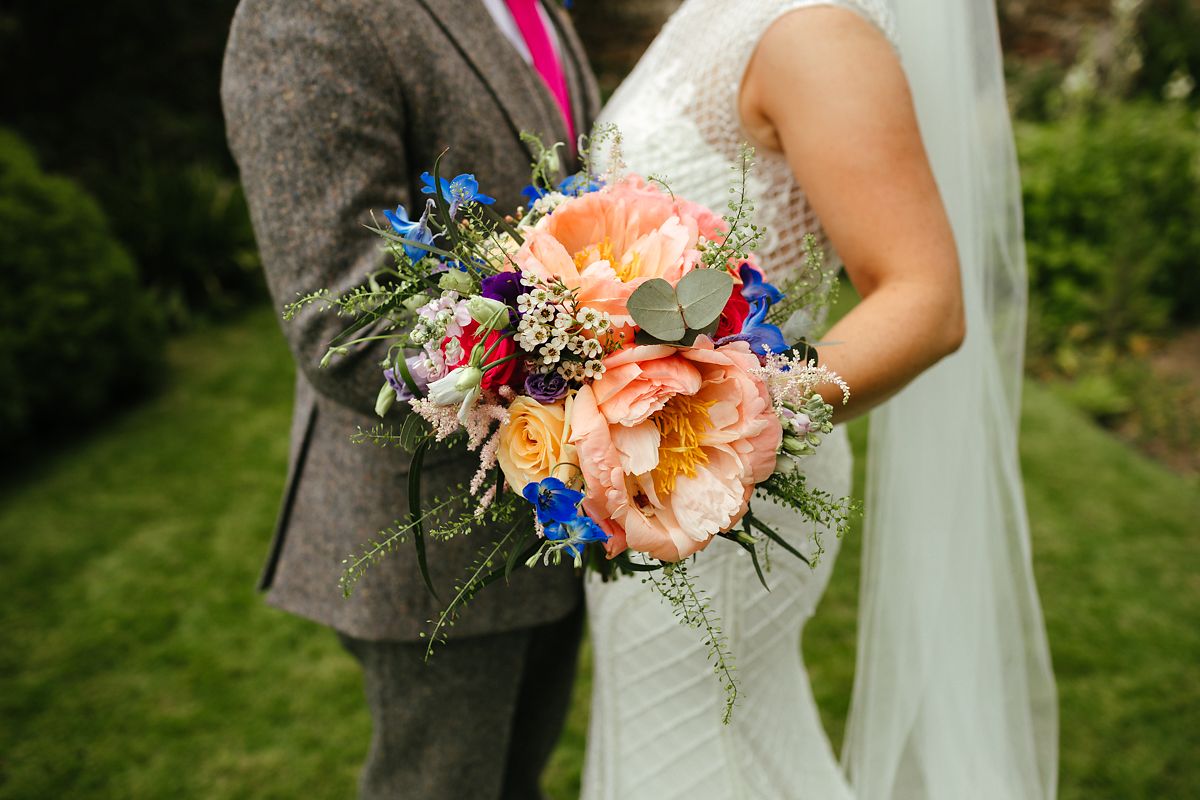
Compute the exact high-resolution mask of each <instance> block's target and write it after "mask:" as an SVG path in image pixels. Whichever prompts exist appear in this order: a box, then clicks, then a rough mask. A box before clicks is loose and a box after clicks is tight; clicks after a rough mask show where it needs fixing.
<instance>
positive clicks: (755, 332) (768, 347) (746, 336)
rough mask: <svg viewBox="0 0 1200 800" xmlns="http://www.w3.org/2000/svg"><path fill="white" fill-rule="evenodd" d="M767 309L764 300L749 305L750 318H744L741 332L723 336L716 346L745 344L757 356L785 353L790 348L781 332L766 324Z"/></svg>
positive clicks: (766, 303) (767, 305) (767, 304)
mask: <svg viewBox="0 0 1200 800" xmlns="http://www.w3.org/2000/svg"><path fill="white" fill-rule="evenodd" d="M769 308H770V304H769V303H768V302H767V301H766V300H765V299H762V300H758V301H756V302H754V303H752V304H751V305H750V316H748V317H746V321H745V322H744V323H742V332H741V333H735V334H734V335H732V336H725V337H723V338H721V339H720V340H719V341H718V342H717V344H718V345H722V344H727V343H729V342H747V343H749V345H750V349H751V350H752V351H754V354H755V355H758V356H761V355H763V354H764V353H767V352H770V353H786V352H787V351H788V350H790V349H791V348H790V347H789V346H788V343H787V341H786V340H785V339H784V338H783V331H781V330H779V328H778V327H776V326H775V325H772V324H771V323H769V322H767V309H769Z"/></svg>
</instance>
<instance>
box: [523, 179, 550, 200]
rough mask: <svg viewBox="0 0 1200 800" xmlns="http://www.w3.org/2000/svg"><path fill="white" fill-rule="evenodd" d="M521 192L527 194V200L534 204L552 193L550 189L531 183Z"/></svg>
mask: <svg viewBox="0 0 1200 800" xmlns="http://www.w3.org/2000/svg"><path fill="white" fill-rule="evenodd" d="M521 194H523V195H524V196H525V200H526V201H527V202H528V203H529V205H533V204H534V203H536V202H537V201H538V200H541V199H542V198H543V197H545V196H546V195H548V194H550V190H549V189H543V188H542V187H540V186H536V185H534V184H532V183H531V184H529V185H528V186H526V187H525V188H524V189H522V190H521Z"/></svg>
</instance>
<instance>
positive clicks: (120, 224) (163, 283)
mask: <svg viewBox="0 0 1200 800" xmlns="http://www.w3.org/2000/svg"><path fill="white" fill-rule="evenodd" d="M111 186H112V190H106V191H102V192H100V193H99V197H100V200H101V202H102V203H103V204H104V207H105V208H106V209H108V210H109V217H110V219H111V220H112V225H113V229H114V230H115V231H116V233H117V235H118V236H119V237H120V239H121V241H122V242H123V243H124V244H125V245H126V246H127V247H128V248H129V249H130V251H131V252H132V253H133V254H134V256H135V258H136V260H137V262H138V265H139V267H140V271H141V276H142V283H143V285H144V286H146V287H147V288H148V289H149V290H150V291H151V293H152V295H153V296H154V297H155V298H156V299H157V300H158V302H159V305H160V306H161V307H162V308H163V310H164V311H165V313H166V316H167V322H168V323H169V324H170V325H171V326H172V327H174V328H182V327H186V325H187V323H189V322H190V321H191V320H192V319H193V318H195V317H197V316H200V317H204V316H212V315H214V314H216V315H219V314H222V313H225V312H228V311H231V310H234V309H237V308H240V307H243V306H245V304H246V302H247V301H251V300H258V299H261V298H263V297H265V296H266V285H265V283H264V281H263V276H262V270H261V268H260V265H259V258H258V248H257V245H256V244H255V240H254V229H253V227H252V226H251V224H250V214H249V211H248V209H247V208H246V200H245V197H244V195H243V194H242V188H241V186H240V185H239V184H238V182H237V180H236V179H234V178H230V177H226V176H224V175H222V174H220V173H219V172H217V170H216V169H215V168H213V167H210V166H207V165H204V164H167V163H157V162H152V161H146V162H142V163H140V164H138V166H137V167H136V168H134V169H132V170H131V171H130V174H128V175H127V176H125V177H123V178H121V179H119V180H114V181H112V184H111ZM114 194H115V196H114Z"/></svg>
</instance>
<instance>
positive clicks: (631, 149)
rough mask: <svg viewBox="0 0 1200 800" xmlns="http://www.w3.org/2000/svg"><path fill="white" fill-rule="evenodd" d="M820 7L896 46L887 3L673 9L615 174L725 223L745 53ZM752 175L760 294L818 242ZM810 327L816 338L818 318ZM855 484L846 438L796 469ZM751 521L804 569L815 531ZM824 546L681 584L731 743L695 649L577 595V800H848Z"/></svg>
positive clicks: (690, 2)
mask: <svg viewBox="0 0 1200 800" xmlns="http://www.w3.org/2000/svg"><path fill="white" fill-rule="evenodd" d="M829 5H834V6H841V7H845V8H849V9H851V10H853V11H856V12H857V13H859V14H861V15H862V16H864V17H865V18H866V19H867V20H868V21H870V22H871V23H873V24H874V25H875V26H876V27H877V28H878V29H879V30H880V31H881V32H882V33H883V34H884V35H885V36H887V38H888V39H889V41H892V42H893V43H894V42H895V38H894V34H893V26H892V21H891V19H890V17H889V15H888V12H887V9H886V7H885V6H884V5H883V3H882V0H856V2H835V3H831V2H819V1H814V0H753V2H746V1H745V0H687V2H684V3H683V5H682V6H681V7H680V8H679V10H678V11H676V12H675V14H674V15H673V16H672V17H671V19H670V20H669V21H668V23H667V24H666V25H665V26H664V28H663V30H662V32H661V33H660V34H659V36H658V38H657V39H655V41H654V43H653V44H652V45H651V47H650V49H649V50H648V51H647V53H646V55H645V56H644V57H643V59H642V61H641V62H639V64H638V66H637V67H636V69H635V70H634V71H633V73H632V74H631V75H630V76H629V78H627V79H626V81H625V83H623V84H622V86H621V87H620V88H619V89H618V91H617V92H616V93H615V94H614V96H613V98H612V100H611V102H610V103H609V105H608V107H607V108H606V109H605V111H604V112H603V114H602V116H601V121H602V122H610V123H614V124H616V125H617V126H618V128H619V130H620V133H621V136H622V154H623V157H624V160H625V162H626V165H627V166H628V168H629V169H630V170H632V171H634V172H638V173H641V174H647V173H653V174H654V175H656V176H659V177H661V178H663V179H664V180H665V181H666V183H667V184H668V185H669V186H670V187H671V189H672V191H674V192H675V193H677V194H679V195H681V196H684V197H687V198H688V199H691V200H695V201H697V202H701V203H704V204H705V205H708V206H710V207H711V208H714V209H716V210H723V209H724V207H725V205H726V204H727V203H728V201H729V190H730V187H731V186H733V185H734V184H735V182H736V180H737V176H738V165H739V163H740V158H739V153H740V151H741V147H742V143H743V141H744V139H745V136H744V133H743V132H742V128H741V124H740V121H739V116H738V110H737V97H738V90H739V87H740V84H741V79H742V76H743V74H744V72H745V69H746V66H747V64H748V63H749V60H750V56H751V54H752V53H753V51H754V48H755V46H756V45H757V43H758V41H759V40H760V39H761V38H762V36H763V34H764V33H765V31H766V30H767V29H768V28H769V27H770V25H771V23H772V22H774V21H775V20H776V19H778V18H779V17H780V16H781V15H783V14H785V13H788V12H790V11H793V10H797V9H801V8H806V7H811V6H829ZM756 161H757V164H756V166H755V168H754V171H753V173H752V176H751V181H750V195H751V197H752V199H753V200H754V201H755V212H754V216H755V221H756V222H757V223H759V224H762V225H765V226H767V229H768V231H767V236H766V238H765V240H764V242H763V243H762V246H760V248H759V250H758V257H759V260H760V263H761V265H762V267H763V269H764V270H765V272H766V275H767V278H768V280H771V281H772V282H775V283H777V284H782V283H786V282H787V279H788V277H789V275H790V274H794V271H795V270H797V269H800V268H801V265H802V263H803V258H804V252H803V251H804V237H805V235H806V234H813V235H814V236H816V237H817V241H818V243H819V246H821V247H824V248H826V249H827V250H828V242H827V240H826V238H825V236H824V234H823V232H822V230H821V225H820V221H819V220H818V219H817V218H816V215H815V214H814V213H813V211H812V208H811V207H810V205H809V204H808V202H807V200H806V198H805V195H804V192H803V191H802V189H801V187H800V186H799V185H798V184H797V183H796V181H795V179H794V177H793V175H792V172H791V170H790V169H789V167H788V165H787V162H786V160H785V159H784V158H783V156H782V155H780V154H777V153H760V154H758V156H757V157H756ZM830 255H831V256H833V255H834V254H832V253H831V254H830ZM834 257H835V256H834ZM834 263H835V262H834ZM811 319H812V320H813V321H814V323H816V322H819V321H820V315H819V311H816V310H814V311H813V313H812V315H811ZM851 466H852V463H851V454H850V448H849V443H848V441H847V439H846V436H845V431H844V430H843V429H842V428H838V429H835V431H834V432H833V433H832V434H831V435H830V436H828V437H827V438H826V440H825V442H824V443H823V444H822V446H821V447H820V449H819V451H818V453H817V455H815V456H812V457H810V458H808V459H806V460H805V462H804V468H805V471H806V473H807V474H808V476H809V480H810V483H811V484H812V485H813V486H815V487H818V488H821V489H824V490H825V491H828V492H830V493H832V494H834V495H835V496H841V495H845V494H848V493H849V491H850V483H851ZM754 508H755V514H756V515H757V516H758V517H760V518H761V519H763V520H764V521H766V522H767V523H768V524H770V525H771V526H772V527H773V528H774V529H775V530H776V531H778V532H780V533H781V534H783V535H785V536H786V537H787V538H788V539H789V541H791V542H792V543H793V544H794V545H795V546H796V547H797V548H799V549H801V550H802V551H807V552H808V553H809V554H813V553H815V551H816V545H815V543H814V540H813V532H814V529H813V527H812V526H811V525H810V524H807V523H805V522H804V521H803V520H801V519H799V518H798V517H797V516H796V515H794V514H793V513H792V512H790V511H788V510H786V509H783V508H781V507H779V506H777V505H774V504H771V503H769V502H766V501H764V500H763V499H755V501H754ZM821 533H822V534H823V536H822V539H823V541H824V545H825V552H824V554H823V555H822V556H821V558H820V560H819V561H818V564H817V566H816V568H810V567H808V566H806V565H805V564H803V563H801V562H800V561H799V560H798V559H795V558H794V557H792V556H791V555H789V554H787V553H784V552H781V551H780V550H779V549H775V550H774V552H773V554H772V558H771V564H770V566H771V569H770V571H769V572H768V574H767V580H768V583H769V584H770V586H771V591H770V592H769V593H768V592H767V591H765V590H764V589H763V587H762V585H761V584H760V583H759V581H758V579H757V577H756V576H755V572H754V569H753V565H752V563H751V561H750V559H749V557H748V556H747V555H746V554H745V553H744V552H743V551H742V550H741V548H738V547H735V546H733V545H730V544H729V543H726V542H716V543H714V544H713V545H712V546H711V547H709V548H708V549H707V550H705V551H704V552H703V553H702V554H701V555H700V556H699V557H698V558H697V559H696V560H695V563H694V565H692V566H691V567H690V568H689V571H690V573H691V575H692V576H693V578H694V579H695V581H696V583H697V585H698V586H699V588H701V589H703V590H704V591H705V592H706V593H708V594H709V595H710V597H711V600H712V609H713V611H714V612H716V613H717V614H718V615H719V616H720V618H721V629H722V630H723V632H724V634H725V635H726V636H727V638H728V642H729V646H730V648H731V650H732V652H733V655H734V659H735V663H736V667H737V669H736V673H735V674H736V675H737V677H738V682H739V688H740V698H739V701H738V705H737V707H736V709H735V711H734V714H733V719H732V721H731V723H730V724H728V725H724V724H722V713H723V710H724V704H725V695H724V691H723V689H722V687H721V684H720V682H719V681H718V679H717V678H716V676H714V675H713V673H712V669H711V665H710V662H709V660H708V656H707V648H706V647H705V645H704V642H703V637H702V636H701V634H700V632H699V631H697V630H693V629H689V628H685V627H683V626H682V625H681V624H680V623H679V622H678V620H677V619H676V618H675V616H674V614H673V610H672V609H671V608H670V606H669V605H667V604H666V602H665V601H663V600H661V599H660V598H659V596H658V595H657V594H656V593H655V592H654V591H653V589H652V587H649V586H645V585H643V584H642V581H641V580H640V579H638V578H636V577H634V578H622V579H619V580H616V581H613V582H609V583H603V582H601V581H600V580H599V579H597V578H594V577H593V578H592V579H590V580H589V581H588V583H587V587H586V588H587V603H588V615H589V628H590V632H591V636H592V642H593V647H594V659H595V661H594V670H593V675H594V678H593V681H594V684H593V686H594V688H593V697H592V710H591V721H590V730H589V736H588V749H587V761H586V765H585V769H584V776H583V791H582V795H581V796H582V798H583V800H602V799H604V798H622V800H639V799H640V798H654V799H655V800H667V799H668V798H688V799H689V800H706V799H707V798H712V800H733V799H735V798H760V799H763V800H773V799H774V798H778V799H779V800H784V799H785V798H786V799H787V800H798V799H801V798H813V799H814V800H842V799H843V798H850V797H851V796H852V794H851V790H850V788H849V786H848V784H847V782H846V779H845V777H844V775H843V772H842V769H841V767H840V766H839V764H838V761H837V758H836V757H835V755H834V753H833V750H832V747H831V746H830V743H829V740H828V738H827V736H826V735H825V732H824V729H823V728H822V725H821V719H820V714H819V712H818V709H817V706H816V703H815V701H814V699H813V695H812V691H811V688H810V685H809V680H808V675H807V673H806V671H805V668H804V663H803V660H802V658H801V654H800V648H799V640H800V635H801V633H802V630H803V627H804V624H805V622H806V621H807V620H808V619H809V618H810V617H811V616H812V614H813V612H814V610H815V608H816V606H817V603H818V602H819V600H820V598H821V595H822V593H823V592H824V590H825V586H826V584H827V583H828V581H829V577H830V572H831V570H832V568H833V564H834V561H835V557H836V555H837V550H838V544H839V543H838V541H837V539H836V537H835V536H834V534H833V533H832V532H831V531H829V530H823V531H821Z"/></svg>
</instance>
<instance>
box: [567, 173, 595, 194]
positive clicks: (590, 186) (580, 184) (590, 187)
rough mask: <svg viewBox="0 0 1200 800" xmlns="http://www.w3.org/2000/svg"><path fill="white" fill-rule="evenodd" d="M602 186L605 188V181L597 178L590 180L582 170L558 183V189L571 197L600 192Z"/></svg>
mask: <svg viewBox="0 0 1200 800" xmlns="http://www.w3.org/2000/svg"><path fill="white" fill-rule="evenodd" d="M602 188H604V184H603V183H601V182H600V181H598V180H595V179H592V180H588V178H587V175H586V174H584V173H582V172H576V173H575V174H574V175H569V176H567V177H566V178H564V179H563V181H562V182H561V183H559V184H558V190H559V191H560V192H562V193H563V194H565V195H568V196H570V197H579V196H581V195H585V194H588V193H589V192H598V191H600V190H601V189H602Z"/></svg>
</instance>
